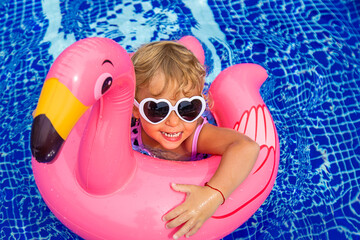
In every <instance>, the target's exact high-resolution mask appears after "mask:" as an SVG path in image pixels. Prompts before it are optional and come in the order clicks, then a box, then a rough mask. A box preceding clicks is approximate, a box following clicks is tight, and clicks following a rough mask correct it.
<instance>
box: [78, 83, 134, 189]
mask: <svg viewBox="0 0 360 240" xmlns="http://www.w3.org/2000/svg"><path fill="white" fill-rule="evenodd" d="M133 99H134V86H133V85H132V81H128V83H127V84H122V85H121V86H114V87H113V89H112V90H111V91H110V92H108V93H107V94H105V95H104V96H103V98H101V99H100V100H99V101H98V102H97V103H96V104H95V105H94V106H93V108H92V112H91V114H90V117H89V120H88V124H87V127H86V129H85V131H84V135H83V139H82V141H81V145H80V149H79V159H78V160H79V162H78V169H77V175H78V181H79V183H80V185H81V186H82V187H83V188H84V189H85V190H86V191H88V192H89V193H92V194H98V195H104V194H110V193H112V192H114V191H116V190H118V189H120V188H122V187H123V186H124V185H125V184H126V183H127V182H128V180H129V178H131V176H132V174H133V172H134V170H135V165H136V161H135V158H134V154H133V150H132V148H131V141H130V122H131V114H132V105H133Z"/></svg>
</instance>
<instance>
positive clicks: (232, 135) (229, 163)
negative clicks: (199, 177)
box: [163, 124, 259, 239]
mask: <svg viewBox="0 0 360 240" xmlns="http://www.w3.org/2000/svg"><path fill="white" fill-rule="evenodd" d="M198 152H201V153H209V154H214V155H222V158H221V162H220V165H219V167H218V169H217V170H216V172H215V173H214V175H213V177H212V178H211V179H210V181H209V182H208V184H209V185H210V186H211V187H213V188H216V189H218V190H220V191H221V192H222V194H223V195H224V197H225V198H227V197H229V196H230V194H231V193H232V192H233V191H234V190H235V189H236V188H237V187H238V186H239V185H240V184H241V183H242V182H243V181H244V180H245V178H246V177H247V176H248V174H249V173H250V171H251V169H252V167H253V166H254V163H255V161H256V159H257V156H258V153H259V146H258V145H257V143H256V142H254V141H252V140H251V139H250V138H248V137H247V136H245V135H244V134H241V133H238V132H236V131H234V130H231V129H225V128H219V127H215V126H212V125H210V124H206V125H204V127H203V129H202V131H201V133H200V136H199V140H198ZM172 188H173V189H174V190H176V191H179V192H184V193H186V194H187V196H186V200H185V202H184V203H183V204H181V205H179V206H177V207H176V208H174V209H173V210H171V211H170V212H169V213H167V214H166V215H165V216H164V217H163V220H164V221H169V222H168V223H167V224H166V227H167V228H174V227H177V226H180V225H182V224H183V226H182V227H181V228H180V229H179V230H178V231H177V232H176V233H175V234H174V236H173V238H174V239H177V238H179V237H181V236H183V235H186V236H187V237H189V236H191V235H193V234H195V233H196V232H197V231H198V230H199V228H200V227H201V226H202V224H203V223H204V222H205V221H206V220H207V219H208V218H209V217H211V216H212V215H213V214H214V212H215V211H216V209H217V208H218V207H219V206H220V205H221V204H222V203H223V196H222V195H221V193H220V192H218V191H217V190H214V189H212V188H210V187H207V186H196V185H182V184H173V185H172Z"/></svg>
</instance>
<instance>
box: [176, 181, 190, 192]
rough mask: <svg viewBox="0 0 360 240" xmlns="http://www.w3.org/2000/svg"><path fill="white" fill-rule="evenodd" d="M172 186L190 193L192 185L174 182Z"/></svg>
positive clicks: (179, 190)
mask: <svg viewBox="0 0 360 240" xmlns="http://www.w3.org/2000/svg"><path fill="white" fill-rule="evenodd" d="M171 188H172V189H174V190H175V191H177V192H183V193H190V192H191V186H190V185H186V184H176V183H172V184H171Z"/></svg>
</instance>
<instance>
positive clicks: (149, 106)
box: [134, 96, 206, 124]
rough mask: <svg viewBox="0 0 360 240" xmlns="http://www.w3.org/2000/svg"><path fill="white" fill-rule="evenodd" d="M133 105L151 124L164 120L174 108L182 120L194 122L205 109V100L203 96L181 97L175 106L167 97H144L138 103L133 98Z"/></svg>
mask: <svg viewBox="0 0 360 240" xmlns="http://www.w3.org/2000/svg"><path fill="white" fill-rule="evenodd" d="M134 105H135V106H136V107H138V108H139V111H140V114H141V116H142V117H143V118H144V119H145V120H146V121H148V122H149V123H152V124H159V123H161V122H162V121H164V120H165V119H166V118H167V117H168V116H169V115H170V113H171V112H172V111H173V110H174V111H175V112H176V114H177V115H178V116H179V118H180V119H181V120H183V121H184V122H188V123H191V122H194V121H195V120H196V119H198V118H199V117H200V116H201V114H203V112H204V111H205V108H206V102H205V99H204V98H203V97H200V96H194V97H191V98H182V99H180V100H179V101H177V102H176V104H175V106H173V105H171V103H170V102H169V101H168V100H167V99H155V98H145V99H143V100H142V101H141V102H140V103H138V102H137V101H136V99H135V100H134Z"/></svg>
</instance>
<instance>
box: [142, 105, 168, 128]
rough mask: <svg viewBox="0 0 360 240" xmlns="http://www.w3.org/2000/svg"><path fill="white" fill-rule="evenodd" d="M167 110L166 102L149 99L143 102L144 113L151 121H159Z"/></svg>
mask: <svg viewBox="0 0 360 240" xmlns="http://www.w3.org/2000/svg"><path fill="white" fill-rule="evenodd" d="M168 112H169V105H168V104H167V103H166V102H159V103H156V102H153V101H149V102H147V103H145V104H144V113H145V115H146V116H147V118H148V119H149V120H150V121H152V122H153V123H157V122H160V121H161V120H163V119H164V117H166V115H167V114H168Z"/></svg>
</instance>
